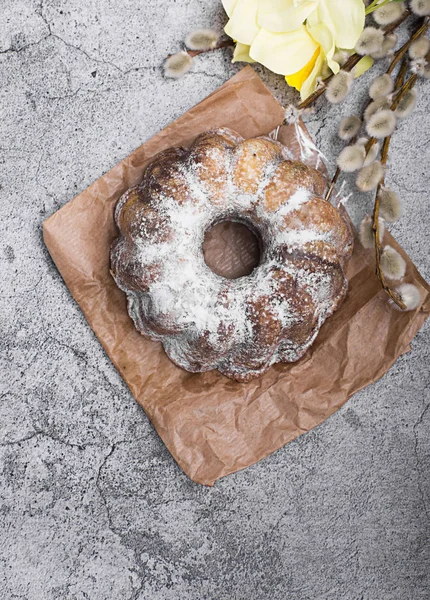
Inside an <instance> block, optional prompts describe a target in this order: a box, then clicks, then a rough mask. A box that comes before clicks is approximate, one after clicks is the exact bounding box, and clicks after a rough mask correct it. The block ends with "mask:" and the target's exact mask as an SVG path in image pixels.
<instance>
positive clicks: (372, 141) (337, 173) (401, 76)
mask: <svg viewBox="0 0 430 600" xmlns="http://www.w3.org/2000/svg"><path fill="white" fill-rule="evenodd" d="M390 66H391V65H390ZM407 70H408V63H407V61H406V60H405V61H403V63H402V66H401V68H400V71H399V74H398V75H397V79H396V83H395V86H394V89H399V87H402V85H403V82H404V79H405V75H406V72H407ZM400 92H401V90H400ZM400 92H399V93H400ZM399 102H400V100H399ZM371 103H372V99H370V100H369V101H368V102H367V104H366V105H365V107H364V108H363V111H362V115H361V120H363V119H364V113H365V111H366V108H367V107H368V106H369V104H371ZM393 105H394V102H393ZM396 108H397V105H396V106H394V108H393V106H391V110H395V109H396ZM357 139H358V135H356V136H355V137H354V138H353V139H352V140H351V141H350V142H349V145H352V144H355V142H356V141H357ZM376 141H377V140H376V138H370V140H369V141H368V142H367V144H366V146H365V148H366V154H367V153H368V152H369V150H370V148H371V147H372V146H373V144H375V143H376ZM341 172H342V171H341V169H340V168H339V167H337V169H336V171H335V174H334V175H333V178H332V180H331V182H330V186H329V188H328V191H327V194H326V196H325V199H326V200H330V198H331V196H332V194H333V191H334V188H335V185H336V183H337V182H338V179H339V177H340V174H341Z"/></svg>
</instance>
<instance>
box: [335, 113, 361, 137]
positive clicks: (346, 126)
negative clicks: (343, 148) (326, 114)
mask: <svg viewBox="0 0 430 600" xmlns="http://www.w3.org/2000/svg"><path fill="white" fill-rule="evenodd" d="M360 128H361V119H359V117H357V116H356V115H350V116H349V117H344V118H343V119H342V121H341V122H340V125H339V137H340V139H341V140H344V141H345V142H349V140H352V138H354V137H355V136H356V135H357V133H358V132H359V131H360Z"/></svg>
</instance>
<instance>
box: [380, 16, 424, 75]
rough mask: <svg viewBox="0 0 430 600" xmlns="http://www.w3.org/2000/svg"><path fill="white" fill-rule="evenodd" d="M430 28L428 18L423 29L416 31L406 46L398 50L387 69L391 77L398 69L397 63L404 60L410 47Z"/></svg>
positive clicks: (422, 26)
mask: <svg viewBox="0 0 430 600" xmlns="http://www.w3.org/2000/svg"><path fill="white" fill-rule="evenodd" d="M428 26H429V19H428V17H427V18H426V19H425V20H424V23H423V24H422V25H421V27H418V29H416V30H415V32H414V33H413V34H412V35H411V37H410V38H409V40H408V41H407V42H406V44H403V46H402V47H401V48H399V49H398V50H397V52H395V53H394V58H393V61H392V62H391V64H390V66H389V67H388V69H387V73H388V75H391V73H392V72H393V71H394V69H395V68H396V65H397V63H398V62H400V61H401V60H402V58H403V57H404V55H405V54H406V52H407V51H408V50H409V48H410V46H411V45H412V44H413V43H414V42H415V40H417V39H418V38H419V37H421V36H422V35H423V34H424V33H425V32H426V31H427V29H428Z"/></svg>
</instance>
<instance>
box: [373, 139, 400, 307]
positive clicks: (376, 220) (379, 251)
mask: <svg viewBox="0 0 430 600" xmlns="http://www.w3.org/2000/svg"><path fill="white" fill-rule="evenodd" d="M390 143H391V136H390V137H386V138H385V139H384V144H383V146H382V152H381V163H382V164H383V165H386V164H387V160H388V151H389V149H390ZM383 184H384V182H383V181H381V183H380V184H379V185H378V187H377V189H376V196H375V206H374V209H373V224H372V229H373V237H374V239H375V258H376V276H377V277H378V279H379V281H380V282H381V285H382V288H383V290H384V291H385V293H386V294H388V296H389V297H390V298H391V299H392V301H393V302H395V303H396V304H397V306H398V307H399V308H401V309H402V310H405V309H406V304H404V302H403V301H402V299H401V298H400V296H399V294H397V293H396V292H395V291H394V290H392V289H391V288H390V286H389V285H388V284H387V282H386V280H385V276H384V273H383V272H382V268H381V254H382V244H381V239H380V237H381V236H380V230H379V208H380V202H381V201H380V197H379V192H380V191H381V187H382V186H383Z"/></svg>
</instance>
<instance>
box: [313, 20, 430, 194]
mask: <svg viewBox="0 0 430 600" xmlns="http://www.w3.org/2000/svg"><path fill="white" fill-rule="evenodd" d="M429 24H430V23H429V19H428V18H426V19H425V21H424V23H423V24H422V25H421V26H420V27H418V28H417V29H416V30H415V31H414V33H413V34H412V35H411V37H410V38H409V40H408V41H407V42H406V43H405V44H403V46H402V47H401V48H399V49H398V50H397V52H396V53H395V54H394V58H393V60H392V61H391V63H390V65H389V67H388V69H387V71H386V73H387V74H388V75H391V73H392V72H393V71H394V69H395V68H396V66H397V64H398V63H399V61H400V60H401V59H402V58H403V57H404V56H405V54H406V52H407V51H408V50H409V47H410V46H411V44H412V43H413V42H414V41H415V40H416V39H418V38H419V37H421V36H422V35H423V34H424V33H425V31H426V30H427V29H428V27H429ZM406 71H407V62H405V61H404V62H403V63H402V67H401V69H400V71H399V76H400V75H401V74H402V76H401V79H399V76H398V77H397V80H396V85H395V89H399V87H400V88H402V85H403V81H404V77H405V75H406ZM415 82H416V75H413V76H412V77H411V79H410V80H409V83H407V84H405V85H408V86H409V87H408V88H407V89H410V87H411V86H413V85H415ZM318 91H319V90H318ZM322 91H324V90H322ZM403 91H406V90H403V89H400V90H399V92H398V94H397V95H396V96H395V98H394V101H393V104H392V105H391V110H396V108H397V106H398V104H399V102H400V100H401V99H402V98H403ZM370 103H371V101H370V102H368V103H367V105H366V106H365V107H364V109H363V115H364V111H365V110H366V108H367V107H368V106H369V104H370ZM356 139H357V138H354V140H351V142H350V143H352V144H353V143H354V142H355V141H356ZM376 142H377V139H376V138H370V139H369V141H368V142H367V144H366V154H367V153H368V152H369V150H370V149H371V147H372V146H373V145H374V144H376ZM340 174H341V170H340V169H339V167H337V169H336V171H335V174H334V175H333V179H332V180H331V182H330V186H329V189H328V192H327V195H326V200H330V198H331V196H332V194H333V191H334V187H335V185H336V183H337V182H338V179H339V177H340Z"/></svg>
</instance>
